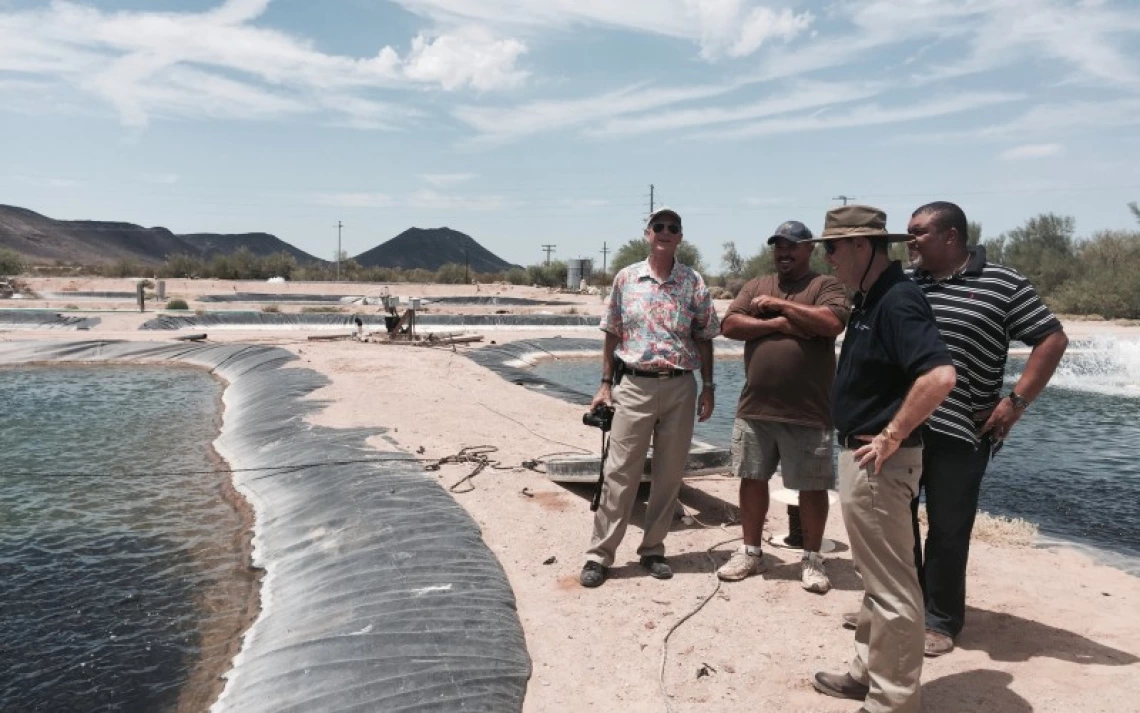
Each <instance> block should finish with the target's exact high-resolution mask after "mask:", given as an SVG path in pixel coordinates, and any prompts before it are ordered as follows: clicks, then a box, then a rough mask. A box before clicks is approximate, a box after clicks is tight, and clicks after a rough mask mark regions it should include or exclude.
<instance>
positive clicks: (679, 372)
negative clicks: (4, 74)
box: [625, 366, 693, 379]
mask: <svg viewBox="0 0 1140 713" xmlns="http://www.w3.org/2000/svg"><path fill="white" fill-rule="evenodd" d="M625 373H627V374H633V375H634V376H641V377H644V378H646V379H672V378H673V377H675V376H684V375H685V374H692V373H693V372H692V371H691V370H689V369H662V370H660V371H647V370H645V369H634V368H632V367H628V366H627V367H626V368H625Z"/></svg>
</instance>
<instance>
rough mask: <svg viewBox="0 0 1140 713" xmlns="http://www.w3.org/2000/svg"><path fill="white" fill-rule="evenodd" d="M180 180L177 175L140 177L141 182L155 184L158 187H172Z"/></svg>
mask: <svg viewBox="0 0 1140 713" xmlns="http://www.w3.org/2000/svg"><path fill="white" fill-rule="evenodd" d="M180 178H181V177H180V176H179V175H178V174H177V173H147V174H144V175H143V176H142V180H143V182H145V183H156V184H158V185H160V186H173V185H174V184H175V183H178V181H179V180H180Z"/></svg>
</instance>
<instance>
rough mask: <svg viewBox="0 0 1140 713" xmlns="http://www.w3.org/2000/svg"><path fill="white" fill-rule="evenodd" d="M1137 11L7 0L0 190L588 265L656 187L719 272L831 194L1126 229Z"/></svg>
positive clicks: (367, 240) (11, 197) (929, 1)
mask: <svg viewBox="0 0 1140 713" xmlns="http://www.w3.org/2000/svg"><path fill="white" fill-rule="evenodd" d="M1138 125H1140V12H1137V7H1136V3H1135V0H1117V1H1115V2H1113V1H1112V0H1103V1H1101V0H909V1H908V0H836V1H834V2H809V1H807V0H803V1H796V0H786V1H783V2H759V1H755V0H321V1H320V2H315V1H313V0H228V1H225V0H179V1H175V0H76V1H74V2H42V1H40V2H31V1H29V0H0V135H2V136H3V137H4V139H3V154H2V155H3V170H2V171H0V202H2V203H9V204H15V205H20V206H24V207H27V208H31V209H33V210H36V211H38V212H41V213H44V214H46V215H49V216H52V217H55V218H64V219H78V218H91V219H101V220H122V221H128V222H133V223H139V224H143V225H147V226H153V225H162V226H165V227H168V228H170V229H171V230H174V231H175V232H206V231H209V232H247V231H267V232H271V233H274V234H276V235H278V236H279V237H281V238H283V239H285V240H287V241H289V242H290V243H293V244H294V245H296V246H297V247H300V248H302V249H304V250H307V251H309V252H311V253H313V254H315V255H318V256H320V257H324V258H331V257H332V256H333V255H334V251H335V248H336V232H337V231H336V227H335V226H336V223H337V221H343V222H344V224H345V229H344V232H343V246H344V249H345V250H346V251H347V252H348V253H349V254H350V255H355V254H358V253H360V252H363V251H364V250H367V249H369V248H371V247H373V246H375V245H377V244H378V243H380V242H383V241H384V240H387V239H388V238H391V237H393V236H394V235H396V234H397V233H399V232H400V231H402V230H404V229H405V228H407V227H409V226H412V225H415V226H419V227H436V226H440V225H447V226H450V227H452V228H456V229H458V230H462V231H464V232H466V233H469V234H471V235H472V236H473V237H474V238H475V239H476V240H478V241H479V242H481V243H482V244H483V245H485V246H486V247H488V248H489V249H491V250H492V251H494V252H496V253H497V254H499V255H500V256H502V257H504V258H506V259H508V260H510V261H512V262H518V263H522V264H529V263H534V262H538V261H540V260H541V259H542V257H543V253H542V251H541V249H540V246H541V245H542V244H544V243H551V244H555V245H557V249H556V252H555V256H556V257H560V258H571V257H594V258H599V259H600V254H599V251H600V250H601V248H602V245H603V242H607V243H608V244H609V246H610V247H611V248H613V247H615V246H616V245H620V244H621V243H623V242H625V241H627V240H629V239H631V238H634V237H637V236H639V234H640V228H641V220H642V218H643V216H644V214H645V213H646V211H647V208H648V200H649V199H648V193H649V184H651V183H652V184H654V185H655V186H656V193H657V198H658V202H659V203H660V202H661V201H664V202H665V203H667V204H669V205H670V206H672V207H675V208H677V209H678V210H680V212H681V213H682V214H683V216H684V219H685V237H686V239H687V240H689V241H690V242H693V243H695V244H696V245H697V247H699V248H700V249H701V252H702V253H703V254H704V256H705V259H706V262H707V263H709V265H710V266H712V267H714V269H715V268H717V267H718V266H719V257H720V253H721V244H722V243H723V242H725V241H727V240H733V241H735V242H736V244H737V246H738V247H739V248H740V250H741V251H742V252H743V253H745V254H752V253H753V252H755V250H756V248H757V247H758V246H759V245H760V244H761V243H762V242H763V241H764V239H766V237H767V236H768V235H769V234H770V233H771V231H772V229H773V228H774V227H775V226H776V225H778V224H779V223H780V222H782V221H784V220H788V219H798V220H802V221H803V222H805V223H807V224H808V225H809V226H810V227H812V229H813V230H818V229H819V228H820V227H821V226H822V222H823V215H824V212H825V211H826V210H827V208H828V207H830V206H831V205H834V204H835V202H836V201H835V200H834V197H835V196H838V195H849V196H853V197H855V198H856V199H857V200H858V201H859V202H865V203H871V204H873V205H878V206H880V207H882V208H884V209H885V210H886V211H887V212H888V216H889V223H890V227H891V228H893V229H901V228H903V227H904V226H905V221H906V218H907V216H909V213H910V211H911V210H913V209H914V208H915V207H917V206H918V205H920V204H921V203H924V202H927V201H930V200H939V199H944V200H953V201H956V202H958V203H960V204H961V205H962V206H963V208H964V209H965V210H966V213H967V215H968V216H969V217H970V218H971V219H973V220H978V221H980V222H981V223H982V225H983V230H984V233H985V234H986V235H987V236H990V235H995V234H997V233H999V232H1001V231H1004V230H1008V229H1010V228H1013V227H1016V226H1017V225H1019V224H1020V223H1021V222H1023V221H1024V220H1025V219H1026V218H1028V217H1030V216H1032V215H1035V214H1037V213H1040V212H1045V211H1054V212H1058V213H1064V214H1069V215H1073V216H1075V217H1076V219H1077V227H1078V231H1079V232H1080V233H1081V234H1090V233H1092V232H1094V231H1097V230H1102V229H1113V228H1130V227H1134V226H1135V223H1134V221H1133V219H1132V217H1131V215H1130V214H1129V212H1128V209H1127V207H1126V203H1127V202H1128V201H1130V200H1140V131H1137V128H1138Z"/></svg>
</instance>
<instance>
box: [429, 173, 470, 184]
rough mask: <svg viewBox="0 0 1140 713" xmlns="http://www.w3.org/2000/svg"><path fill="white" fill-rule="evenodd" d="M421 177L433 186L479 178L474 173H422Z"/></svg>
mask: <svg viewBox="0 0 1140 713" xmlns="http://www.w3.org/2000/svg"><path fill="white" fill-rule="evenodd" d="M420 178H422V179H423V180H425V181H427V182H428V183H430V184H432V185H433V186H451V185H454V184H456V183H464V182H466V181H470V180H471V179H473V178H478V175H477V174H474V173H422V174H420Z"/></svg>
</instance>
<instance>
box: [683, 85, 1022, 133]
mask: <svg viewBox="0 0 1140 713" xmlns="http://www.w3.org/2000/svg"><path fill="white" fill-rule="evenodd" d="M1021 99H1024V95H1021V94H1011V93H1006V92H974V93H964V94H957V95H951V96H946V97H942V98H939V99H934V100H931V101H926V102H922V103H918V104H907V105H905V106H901V107H898V106H883V105H881V104H868V105H862V104H861V105H859V106H856V107H852V108H850V109H840V110H830V111H825V112H817V113H812V114H797V115H794V116H784V117H778V118H773V119H765V120H763V121H757V122H752V123H748V124H744V125H743V126H737V127H733V128H728V129H720V130H718V131H716V132H699V133H696V134H694V135H692V136H691V137H690V138H695V139H703V140H713V141H726V140H730V139H743V138H757V137H761V136H771V135H775V134H791V133H800V132H805V131H825V130H831V129H842V128H851V127H856V126H875V125H883V124H896V123H901V122H907V121H916V120H919V119H931V118H934V117H939V116H945V115H947V114H955V113H960V112H967V111H973V110H975V109H980V108H984V107H990V106H995V105H998V104H1005V103H1009V102H1014V101H1019V100H1021Z"/></svg>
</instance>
